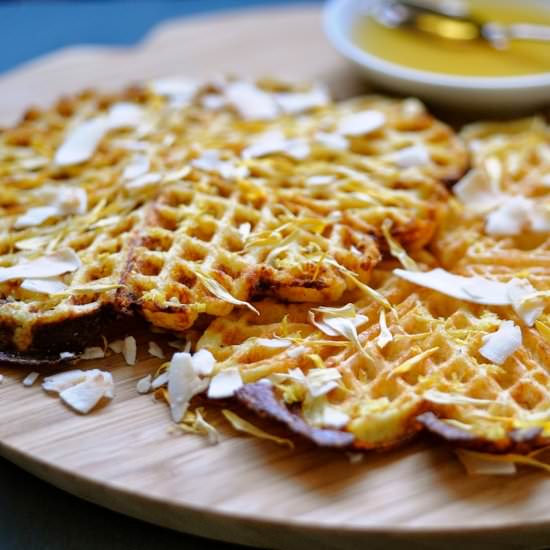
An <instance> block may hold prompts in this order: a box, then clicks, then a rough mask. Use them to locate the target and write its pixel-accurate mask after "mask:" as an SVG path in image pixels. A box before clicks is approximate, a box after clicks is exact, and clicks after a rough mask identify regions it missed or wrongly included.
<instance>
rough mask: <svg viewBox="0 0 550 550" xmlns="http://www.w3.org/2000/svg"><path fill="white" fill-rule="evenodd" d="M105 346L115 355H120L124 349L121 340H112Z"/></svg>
mask: <svg viewBox="0 0 550 550" xmlns="http://www.w3.org/2000/svg"><path fill="white" fill-rule="evenodd" d="M107 346H108V347H109V348H110V349H112V350H113V351H114V352H115V353H122V348H123V347H124V342H123V341H122V340H113V341H112V342H109V344H107Z"/></svg>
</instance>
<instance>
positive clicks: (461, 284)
mask: <svg viewBox="0 0 550 550" xmlns="http://www.w3.org/2000/svg"><path fill="white" fill-rule="evenodd" d="M393 272H394V274H395V275H397V276H398V277H400V278H401V279H405V280H406V281H409V282H411V283H414V284H416V285H418V286H423V287H426V288H431V289H432V290H436V291H437V292H441V294H445V295H446V296H451V297H452V298H457V299H458V300H464V301H466V302H473V303H476V304H483V305H487V306H506V305H510V303H511V301H510V297H509V296H508V285H507V284H505V283H500V282H498V281H491V280H488V279H484V278H483V277H462V276H461V275H454V274H453V273H449V272H448V271H446V270H445V269H441V268H437V269H432V270H431V271H424V272H417V271H406V270H404V269H394V270H393Z"/></svg>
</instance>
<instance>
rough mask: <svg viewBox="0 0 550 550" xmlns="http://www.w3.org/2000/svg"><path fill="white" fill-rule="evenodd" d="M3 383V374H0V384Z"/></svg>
mask: <svg viewBox="0 0 550 550" xmlns="http://www.w3.org/2000/svg"><path fill="white" fill-rule="evenodd" d="M3 383H4V375H3V374H0V384H3Z"/></svg>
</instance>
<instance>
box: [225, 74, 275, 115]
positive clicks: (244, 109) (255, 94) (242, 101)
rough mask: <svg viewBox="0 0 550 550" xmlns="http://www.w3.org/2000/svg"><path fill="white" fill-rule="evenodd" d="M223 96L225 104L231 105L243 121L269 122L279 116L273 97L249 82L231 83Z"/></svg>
mask: <svg viewBox="0 0 550 550" xmlns="http://www.w3.org/2000/svg"><path fill="white" fill-rule="evenodd" d="M224 94H225V99H226V100H227V102H228V103H229V104H231V105H233V107H235V109H236V110H237V112H238V113H239V114H240V116H241V117H242V118H244V119H245V120H254V119H261V120H262V119H263V120H269V119H273V118H275V117H276V116H277V115H278V114H279V108H278V107H277V103H276V101H275V99H274V98H273V96H272V95H271V94H268V93H266V92H264V91H263V90H260V89H259V88H257V87H256V86H255V85H254V84H251V83H250V82H242V81H238V82H231V83H229V84H228V85H227V86H226V87H225V90H224Z"/></svg>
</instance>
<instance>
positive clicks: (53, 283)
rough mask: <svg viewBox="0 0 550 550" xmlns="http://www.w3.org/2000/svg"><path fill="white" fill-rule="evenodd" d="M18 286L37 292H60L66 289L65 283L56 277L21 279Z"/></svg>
mask: <svg viewBox="0 0 550 550" xmlns="http://www.w3.org/2000/svg"><path fill="white" fill-rule="evenodd" d="M20 288H22V289H24V290H28V291H29V292H36V293H38V294H60V293H62V292H64V291H65V290H67V285H66V284H65V283H64V282H63V281H61V280H59V279H57V278H51V279H23V281H22V282H21V286H20Z"/></svg>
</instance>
